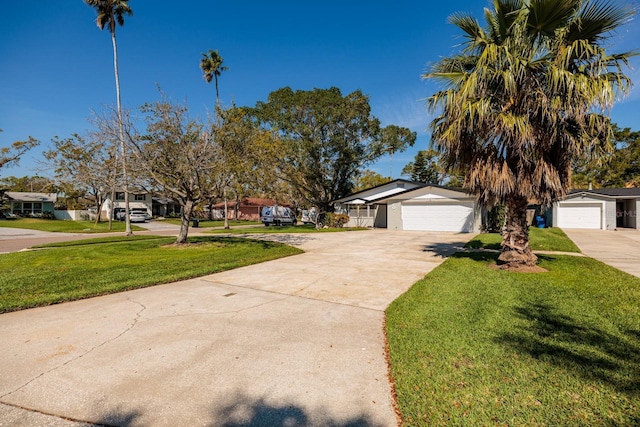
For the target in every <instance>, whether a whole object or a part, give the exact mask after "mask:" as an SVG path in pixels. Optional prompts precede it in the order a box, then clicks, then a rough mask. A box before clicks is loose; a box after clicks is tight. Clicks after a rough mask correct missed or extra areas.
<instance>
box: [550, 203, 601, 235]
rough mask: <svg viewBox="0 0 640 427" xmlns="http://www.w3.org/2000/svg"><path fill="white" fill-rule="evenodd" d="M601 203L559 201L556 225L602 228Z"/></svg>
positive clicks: (561, 226) (562, 226)
mask: <svg viewBox="0 0 640 427" xmlns="http://www.w3.org/2000/svg"><path fill="white" fill-rule="evenodd" d="M602 207H603V204H602V203H560V204H559V205H558V209H557V224H556V225H557V226H558V227H560V228H588V229H593V230H599V229H601V228H602Z"/></svg>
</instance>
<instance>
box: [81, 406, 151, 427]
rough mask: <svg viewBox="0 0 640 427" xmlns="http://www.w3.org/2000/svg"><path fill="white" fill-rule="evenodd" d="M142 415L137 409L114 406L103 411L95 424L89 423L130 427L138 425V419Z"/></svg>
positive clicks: (107, 426) (111, 426)
mask: <svg viewBox="0 0 640 427" xmlns="http://www.w3.org/2000/svg"><path fill="white" fill-rule="evenodd" d="M142 415H143V413H141V412H139V411H137V410H124V409H121V408H114V409H111V410H109V411H107V412H106V413H104V414H103V415H102V417H100V419H99V420H98V421H97V422H96V423H95V424H91V425H92V426H93V425H95V426H103V427H130V426H134V425H139V424H140V422H139V419H140V418H141V417H142Z"/></svg>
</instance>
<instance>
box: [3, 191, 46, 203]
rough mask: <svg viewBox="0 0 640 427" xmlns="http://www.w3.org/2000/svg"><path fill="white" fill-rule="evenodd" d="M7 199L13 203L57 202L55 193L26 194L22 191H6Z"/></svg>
mask: <svg viewBox="0 0 640 427" xmlns="http://www.w3.org/2000/svg"><path fill="white" fill-rule="evenodd" d="M4 194H5V195H6V196H7V197H9V198H10V199H11V200H13V201H15V202H51V203H55V202H56V201H57V200H58V195H57V194H56V193H28V192H23V191H6V192H5V193H4Z"/></svg>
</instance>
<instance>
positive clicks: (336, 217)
mask: <svg viewBox="0 0 640 427" xmlns="http://www.w3.org/2000/svg"><path fill="white" fill-rule="evenodd" d="M348 222H349V215H345V214H337V213H327V214H325V217H324V224H325V225H326V226H327V227H332V228H342V227H344V225H345V224H346V223H348Z"/></svg>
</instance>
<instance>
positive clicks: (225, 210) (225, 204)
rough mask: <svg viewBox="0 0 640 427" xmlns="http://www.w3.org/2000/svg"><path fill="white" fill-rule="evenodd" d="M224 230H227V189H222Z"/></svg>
mask: <svg viewBox="0 0 640 427" xmlns="http://www.w3.org/2000/svg"><path fill="white" fill-rule="evenodd" d="M223 194H224V229H225V230H228V229H229V207H228V205H227V187H224V190H223Z"/></svg>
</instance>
